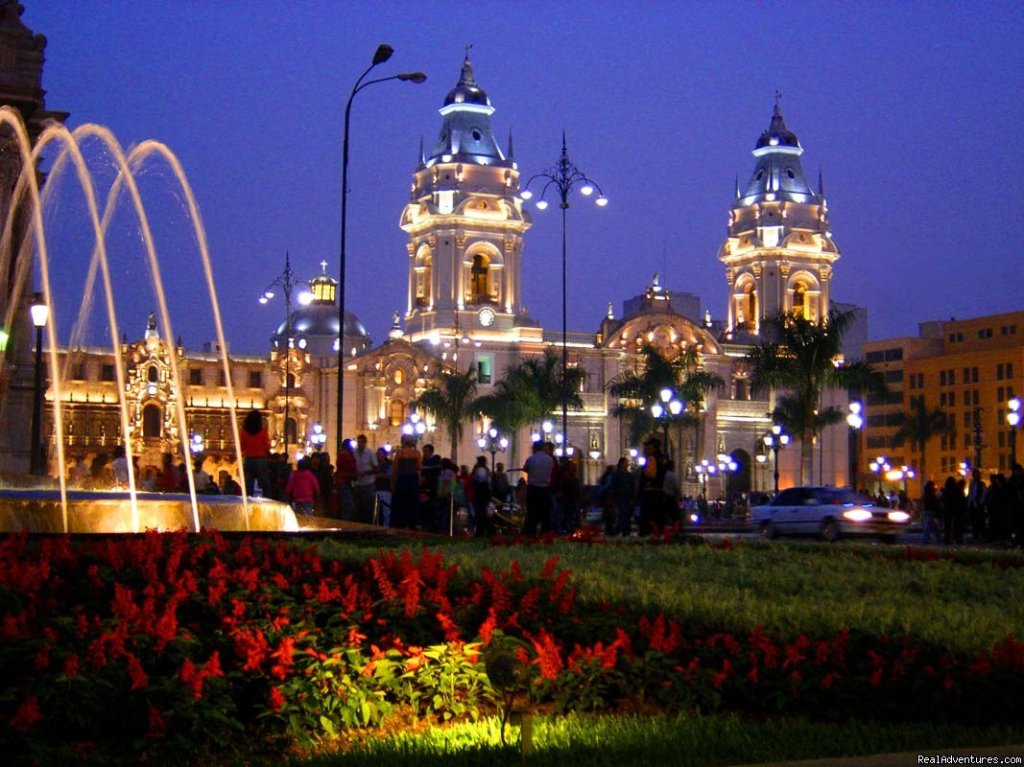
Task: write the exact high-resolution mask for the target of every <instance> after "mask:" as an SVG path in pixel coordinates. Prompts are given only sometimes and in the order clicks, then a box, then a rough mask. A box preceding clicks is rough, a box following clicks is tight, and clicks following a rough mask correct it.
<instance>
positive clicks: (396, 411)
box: [388, 399, 405, 426]
mask: <svg viewBox="0 0 1024 767" xmlns="http://www.w3.org/2000/svg"><path fill="white" fill-rule="evenodd" d="M388 420H389V421H390V422H391V425H392V426H401V425H402V422H403V421H404V420H405V403H404V402H402V400H400V399H393V400H391V408H390V413H389V414H388Z"/></svg>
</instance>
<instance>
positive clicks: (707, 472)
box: [694, 458, 718, 501]
mask: <svg viewBox="0 0 1024 767" xmlns="http://www.w3.org/2000/svg"><path fill="white" fill-rule="evenodd" d="M694 471H695V472H697V480H698V481H699V482H700V486H701V495H703V496H704V500H705V501H706V500H707V499H708V478H709V477H712V476H714V474H715V472H716V471H718V467H717V466H715V464H713V463H711V461H709V460H708V459H707V458H704V459H702V460H701V462H700V463H698V464H697V465H696V466H695V467H694Z"/></svg>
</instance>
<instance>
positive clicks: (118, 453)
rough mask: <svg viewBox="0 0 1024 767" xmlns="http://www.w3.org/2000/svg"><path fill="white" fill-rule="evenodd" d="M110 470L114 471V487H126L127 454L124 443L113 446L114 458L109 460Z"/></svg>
mask: <svg viewBox="0 0 1024 767" xmlns="http://www.w3.org/2000/svg"><path fill="white" fill-rule="evenodd" d="M110 470H111V471H112V472H113V473H114V485H115V486H116V487H128V456H127V454H126V453H125V449H124V445H115V446H114V460H113V461H111V462H110Z"/></svg>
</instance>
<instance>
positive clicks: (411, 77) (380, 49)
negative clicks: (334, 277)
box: [334, 43, 427, 455]
mask: <svg viewBox="0 0 1024 767" xmlns="http://www.w3.org/2000/svg"><path fill="white" fill-rule="evenodd" d="M394 52H395V49H394V48H392V47H391V46H390V45H387V44H385V43H381V44H380V45H378V46H377V50H376V51H374V54H373V61H371V62H370V66H368V67H367V68H366V71H364V72H363V73H362V74H361V75H359V79H358V80H356V84H355V85H354V86H352V93H351V94H349V97H348V101H347V102H346V103H345V128H344V134H343V139H342V150H341V254H340V255H341V258H340V263H339V264H338V414H337V416H338V427H337V428H338V436H337V449H336V450H335V451H334V452H335V455H341V444H342V441H343V440H344V437H343V436H342V434H343V428H342V420H341V419H342V415H343V414H344V412H345V408H344V401H345V374H344V371H345V230H346V225H347V221H348V126H349V117H350V115H351V113H352V100H353V99H354V98H355V97H356V94H357V93H359V91H361V90H363V89H364V88H369V87H370V86H371V85H376V84H377V83H386V82H388V81H389V80H403V81H405V82H410V83H422V82H424V81H425V80H426V79H427V76H426V75H425V74H423V73H422V72H401V73H399V74H397V75H390V76H389V77H378V78H377V79H375V80H366V82H363V81H364V80H365V79H366V76H367V75H368V74H370V70H372V69H373V68H374V67H375V66H377V65H378V64H383V63H384V62H385V61H387V60H388V59H390V58H391V55H392V54H393V53H394Z"/></svg>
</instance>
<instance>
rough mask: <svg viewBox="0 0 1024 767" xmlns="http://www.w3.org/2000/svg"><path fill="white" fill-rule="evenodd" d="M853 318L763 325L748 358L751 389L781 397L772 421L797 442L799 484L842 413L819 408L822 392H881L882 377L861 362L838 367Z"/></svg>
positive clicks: (834, 315) (790, 318)
mask: <svg viewBox="0 0 1024 767" xmlns="http://www.w3.org/2000/svg"><path fill="white" fill-rule="evenodd" d="M853 319H854V314H853V312H840V311H835V310H833V311H831V312H829V314H828V317H827V318H826V319H825V320H824V321H823V322H814V321H812V320H809V319H806V318H805V317H803V316H802V315H793V314H786V313H781V314H778V315H776V316H775V317H769V318H767V319H765V320H764V321H763V322H762V324H761V334H762V336H763V337H764V339H765V340H763V341H762V342H761V343H760V344H759V345H758V346H756V347H754V348H753V349H752V350H751V351H750V352H749V353H748V354H747V361H748V362H749V363H750V366H751V370H752V371H753V375H752V379H753V384H754V386H757V387H771V388H773V389H776V390H781V391H783V392H784V394H783V395H782V396H780V397H779V398H778V399H777V403H778V407H777V408H776V411H775V413H774V414H773V416H774V417H775V418H776V420H780V421H781V422H782V424H783V425H784V426H785V427H786V428H787V429H788V430H789V431H790V432H791V433H793V434H794V435H797V436H798V438H799V439H800V483H801V484H803V483H804V482H805V481H807V479H808V478H809V477H811V476H812V472H813V469H814V441H815V438H816V437H817V436H818V434H819V433H820V432H821V430H822V428H824V427H825V426H827V425H829V424H832V423H836V422H837V421H839V420H840V419H841V418H843V417H844V415H845V414H844V413H842V412H841V411H839V410H838V409H836V408H831V407H829V408H822V407H821V393H822V391H824V390H825V389H850V388H853V387H859V388H861V389H863V390H866V391H872V392H884V391H885V384H884V382H883V380H882V376H881V374H879V373H878V372H877V371H875V370H874V369H873V368H872V367H871V366H870V365H869V364H868V363H866V362H863V361H858V362H851V363H846V364H843V365H837V364H836V361H837V360H839V359H840V355H841V352H842V341H843V334H844V333H845V332H846V330H847V329H848V328H849V327H850V324H851V323H852V322H853Z"/></svg>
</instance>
